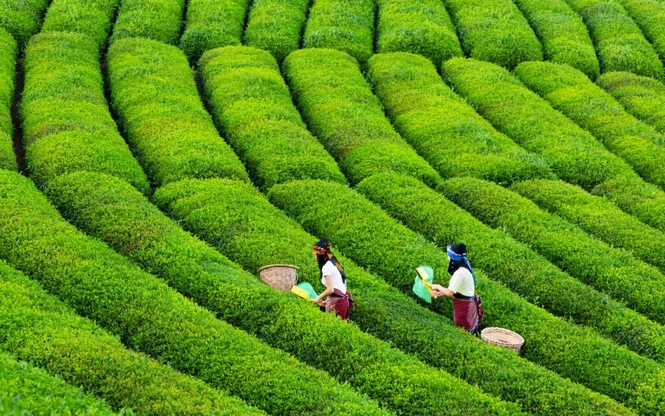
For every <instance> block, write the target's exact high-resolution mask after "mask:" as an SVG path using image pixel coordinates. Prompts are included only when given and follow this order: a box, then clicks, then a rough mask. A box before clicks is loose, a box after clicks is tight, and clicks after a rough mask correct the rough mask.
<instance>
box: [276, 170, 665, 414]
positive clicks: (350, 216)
mask: <svg viewBox="0 0 665 416" xmlns="http://www.w3.org/2000/svg"><path fill="white" fill-rule="evenodd" d="M269 198H270V200H271V202H272V203H273V204H275V205H276V206H277V207H278V208H280V209H282V210H284V211H285V212H286V214H287V215H289V216H290V217H292V218H294V219H296V221H298V222H299V223H301V224H302V225H303V227H304V228H305V229H306V230H307V231H309V232H310V233H312V234H315V235H325V236H327V237H328V238H329V239H330V241H331V242H332V244H333V246H334V247H337V249H338V250H339V251H340V252H341V253H343V254H344V255H345V256H348V257H349V258H351V259H352V260H354V261H356V262H357V263H358V264H359V265H361V266H364V267H366V268H369V269H370V270H371V271H372V272H373V273H375V274H376V275H378V276H380V277H382V278H383V279H385V280H386V281H388V282H390V283H391V284H392V285H394V286H395V287H397V288H398V289H400V290H401V291H402V292H406V293H411V288H412V286H413V278H414V272H413V269H414V267H416V266H418V265H421V264H426V265H429V266H430V267H432V268H433V269H434V270H435V281H436V282H439V283H442V284H445V283H447V282H446V280H447V279H446V278H442V277H441V275H443V274H444V273H445V270H447V267H448V260H447V257H446V254H445V252H444V251H442V250H441V249H439V248H438V247H437V246H436V245H434V244H433V243H430V242H428V241H426V240H425V238H424V237H422V236H421V235H419V234H416V233H415V232H413V231H411V230H409V229H407V228H406V227H404V226H403V225H401V224H400V223H398V222H397V221H395V220H394V219H392V218H390V217H389V216H388V215H387V214H386V213H384V212H383V211H382V210H381V209H380V208H378V207H377V206H376V205H374V204H373V203H371V202H370V201H368V200H367V199H365V198H364V197H362V196H361V195H359V194H358V193H356V192H355V191H353V190H351V189H349V188H346V187H344V186H343V185H339V184H334V183H325V182H322V181H311V180H310V181H294V182H290V183H288V184H279V185H275V186H273V187H272V188H271V189H270V192H269ZM441 243H442V245H443V244H446V243H451V242H441ZM470 253H471V251H470ZM471 261H472V262H473V261H474V260H473V257H472V258H471ZM474 272H475V275H476V281H477V283H478V284H477V286H476V288H477V292H478V293H479V294H480V295H481V296H482V297H483V305H485V310H486V311H487V315H486V320H485V324H486V326H488V327H490V326H499V327H502V328H508V329H511V330H513V331H516V332H518V333H519V334H521V335H522V336H523V337H524V339H525V340H526V342H525V344H524V347H523V348H522V354H523V356H524V357H525V358H527V359H528V360H530V361H533V362H535V363H538V364H540V365H542V366H544V367H547V368H549V369H551V370H553V371H556V372H558V373H559V374H560V375H562V376H564V377H569V378H570V379H571V380H573V381H576V382H579V383H582V384H584V385H586V386H587V387H589V388H591V389H593V390H595V391H597V392H599V393H602V394H605V395H608V396H610V397H612V398H614V399H615V400H617V401H620V402H622V403H624V404H626V405H627V406H628V407H630V408H631V409H633V410H635V411H637V412H640V413H641V412H646V413H653V412H662V411H664V410H665V408H664V406H665V402H664V401H663V399H664V398H665V387H663V386H665V384H662V383H663V382H664V381H665V378H664V377H665V370H664V369H663V367H662V366H661V365H659V364H657V363H656V362H654V361H653V360H650V359H648V358H645V357H641V356H639V355H637V354H636V353H634V352H632V351H629V350H627V349H626V348H624V347H620V346H618V345H617V344H615V343H613V342H610V341H608V340H607V339H605V338H602V337H601V336H599V335H598V334H597V333H596V332H594V331H592V330H590V329H588V328H586V327H581V326H575V325H573V324H571V323H569V322H567V321H566V320H564V319H561V318H557V317H554V316H553V315H551V314H550V313H548V312H546V311H545V310H543V309H541V308H539V307H536V306H534V305H532V304H530V303H528V302H527V301H526V300H525V299H524V298H522V297H520V296H518V295H516V294H515V293H513V292H511V291H510V290H508V289H507V288H506V287H505V286H503V285H502V284H500V283H496V282H494V281H493V280H490V279H488V278H487V277H486V274H485V273H483V271H481V270H480V269H479V268H476V269H474ZM450 303H451V302H450V300H447V299H443V300H439V301H434V302H433V303H432V305H431V307H432V308H434V309H435V310H437V311H438V312H440V313H444V314H446V315H448V316H449V314H451V311H450ZM646 380H648V382H647V383H646V384H645V381H646Z"/></svg>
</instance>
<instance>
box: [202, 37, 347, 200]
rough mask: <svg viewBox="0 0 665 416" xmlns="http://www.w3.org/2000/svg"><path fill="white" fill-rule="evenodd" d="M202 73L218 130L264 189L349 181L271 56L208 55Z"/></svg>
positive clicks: (236, 50) (238, 49) (235, 51)
mask: <svg viewBox="0 0 665 416" xmlns="http://www.w3.org/2000/svg"><path fill="white" fill-rule="evenodd" d="M200 73H201V78H202V81H203V87H204V90H205V93H206V97H207V100H208V105H209V107H210V109H211V112H212V114H213V118H214V119H215V121H216V123H217V126H218V127H219V129H220V131H221V132H223V134H224V136H225V137H226V138H227V140H228V141H229V144H231V146H232V147H233V149H234V150H235V152H236V154H238V156H240V159H241V160H242V161H243V162H244V164H245V166H247V169H248V171H249V174H250V176H251V178H252V182H253V183H254V184H255V185H257V186H258V187H259V188H261V189H263V190H268V189H270V187H271V186H272V185H274V184H275V183H280V182H288V181H290V180H296V179H326V180H332V181H336V182H340V183H346V178H344V175H343V174H342V172H340V170H339V167H337V163H336V162H335V160H334V159H333V158H332V156H330V154H329V153H328V152H326V150H325V148H324V147H323V145H322V144H321V143H319V142H318V141H317V140H316V138H314V137H313V136H312V135H311V134H310V133H309V132H308V131H307V129H306V127H305V124H304V123H303V122H302V119H301V118H300V113H298V110H297V109H296V108H295V106H294V105H293V101H292V100H291V94H290V93H289V87H287V86H286V83H285V82H284V79H283V78H282V75H281V74H280V72H279V66H277V62H276V61H275V58H273V57H272V56H271V55H270V53H269V52H267V51H262V50H259V49H254V48H248V47H244V46H229V47H226V48H220V49H215V50H213V51H209V52H206V54H205V55H204V56H203V58H202V59H201V62H200Z"/></svg>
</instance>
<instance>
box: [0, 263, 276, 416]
mask: <svg viewBox="0 0 665 416" xmlns="http://www.w3.org/2000/svg"><path fill="white" fill-rule="evenodd" d="M0 289H1V290H0V300H1V302H0V331H1V333H2V335H3V336H2V337H1V338H0V348H1V349H4V350H7V351H10V352H11V353H12V354H14V355H15V356H16V357H17V358H20V359H22V360H26V361H29V362H31V363H34V364H35V365H38V366H40V367H42V368H43V369H44V370H46V371H48V372H49V373H51V374H53V375H56V376H58V377H60V378H61V379H62V380H64V381H65V382H67V383H70V384H72V385H75V386H80V387H81V388H83V390H84V391H85V392H87V393H89V394H92V395H94V396H97V397H100V398H103V399H104V400H105V401H106V402H107V403H109V404H110V405H111V406H112V407H113V408H115V409H121V408H127V409H128V408H131V409H133V410H134V411H136V412H137V413H138V414H146V415H173V414H191V415H194V414H200V415H210V414H224V415H236V414H255V415H260V414H264V413H263V412H261V411H259V410H257V409H253V408H251V407H249V406H247V405H246V404H245V403H243V402H242V401H241V400H240V399H238V398H233V397H229V396H228V395H227V394H225V393H223V392H221V391H218V390H215V389H213V388H211V387H210V386H209V385H207V384H206V383H204V382H202V381H200V380H197V379H194V378H192V377H190V376H185V375H183V374H181V373H178V372H177V371H175V370H173V369H171V368H170V367H168V366H166V365H162V364H160V363H158V362H157V361H155V360H153V359H152V358H149V357H148V356H146V355H145V354H141V353H136V352H132V351H130V350H128V349H126V348H125V347H124V346H123V345H122V343H121V342H120V341H119V340H118V339H117V337H114V336H113V335H111V334H109V333H108V332H106V331H104V330H103V329H101V328H100V327H99V326H97V325H96V324H95V323H94V322H92V321H90V320H88V319H85V318H82V317H80V316H78V315H76V314H75V313H74V312H73V311H72V309H71V308H69V307H67V306H65V305H64V304H63V303H62V302H61V301H60V300H58V299H57V298H56V297H55V296H52V295H49V294H47V293H46V291H45V290H44V289H42V287H41V286H40V285H39V284H38V283H37V282H35V281H33V280H30V279H28V278H27V277H26V276H25V275H24V274H22V273H20V272H18V271H16V270H14V269H11V268H10V267H8V266H7V265H6V263H4V262H1V261H0ZM0 367H1V365H0ZM0 383H1V382H0ZM44 387H45V386H44ZM55 388H56V386H54V389H53V390H51V391H50V394H51V395H52V396H55V397H52V399H55V398H56V397H57V394H56V393H57V390H55ZM61 390H62V389H61ZM65 391H66V390H65ZM70 391H73V389H71V390H70ZM2 392H4V389H0V409H2V400H1V397H2ZM72 396H73V395H72ZM77 396H78V397H81V396H82V394H81V393H80V392H78V393H77V395H76V396H73V397H74V398H76V397H77ZM29 397H30V396H27V397H25V398H26V399H27V398H29ZM86 402H87V403H88V404H94V402H92V401H91V400H90V399H87V400H86ZM60 403H62V404H67V402H62V401H61V402H60ZM54 404H58V403H57V402H56V403H54ZM98 407H101V406H99V403H98ZM105 407H106V406H104V407H101V409H100V410H103V409H104V408H105ZM56 413H57V410H56V412H54V413H53V414H56ZM38 414H44V413H38ZM47 414H50V413H47ZM57 414H70V413H57ZM72 414H88V413H76V412H74V413H72Z"/></svg>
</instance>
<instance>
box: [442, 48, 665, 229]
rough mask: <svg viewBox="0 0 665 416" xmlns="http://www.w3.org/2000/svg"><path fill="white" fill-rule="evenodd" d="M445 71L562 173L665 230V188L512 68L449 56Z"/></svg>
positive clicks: (482, 110) (497, 122) (489, 115)
mask: <svg viewBox="0 0 665 416" xmlns="http://www.w3.org/2000/svg"><path fill="white" fill-rule="evenodd" d="M442 71H443V72H444V76H445V77H446V79H447V81H448V82H449V83H450V84H452V87H453V89H454V91H455V92H456V93H458V94H460V95H461V96H463V97H464V98H466V100H467V101H468V102H469V104H471V105H472V106H474V108H475V109H476V111H478V113H479V114H480V115H482V116H483V117H484V118H485V119H487V120H488V121H489V122H490V123H492V125H493V126H494V127H496V128H497V130H499V131H501V132H502V133H504V134H506V135H507V136H508V137H510V138H511V139H513V140H515V141H516V142H517V143H519V144H520V145H521V146H523V147H524V148H526V149H527V150H529V151H532V152H534V153H538V154H540V155H542V156H544V157H545V160H546V161H547V162H548V163H549V164H550V166H551V167H552V170H553V171H554V173H556V175H557V176H558V177H559V178H560V179H562V180H564V181H566V182H569V183H572V184H575V185H579V186H581V187H582V188H584V189H586V190H587V191H589V192H592V193H595V194H600V195H605V196H607V197H608V198H609V199H611V200H612V202H614V203H616V204H617V205H618V206H619V207H620V208H621V209H623V210H625V211H626V212H628V213H630V214H633V215H635V216H636V217H637V218H639V219H640V220H642V221H644V222H645V223H647V224H649V225H651V226H653V227H656V228H658V229H660V230H665V193H664V192H663V191H662V190H661V189H659V188H658V187H657V186H655V185H652V184H649V183H646V182H644V180H642V179H641V178H640V177H639V176H638V175H637V174H635V172H634V171H633V170H632V169H631V168H630V166H629V165H628V164H627V163H626V162H624V161H623V160H622V159H620V158H619V157H617V156H616V155H614V154H612V153H610V152H609V151H608V150H607V149H606V148H605V147H604V146H603V145H602V144H601V143H600V142H599V141H598V140H596V138H595V137H593V136H592V135H591V134H590V133H589V132H587V131H586V130H583V129H582V128H581V127H579V126H578V125H577V124H575V123H574V122H572V121H571V120H570V119H568V118H566V117H565V116H564V115H562V114H561V113H560V112H558V111H556V110H554V109H553V108H552V106H551V105H550V104H549V103H548V102H547V101H545V100H544V99H542V98H540V97H539V96H538V95H537V94H535V93H533V92H532V91H530V90H529V89H528V88H526V87H525V86H524V84H522V83H521V82H520V80H519V79H517V78H516V77H515V76H513V75H512V74H510V73H509V72H508V71H506V70H505V69H503V68H500V67H498V66H496V65H492V64H490V63H487V62H479V61H475V60H470V59H457V58H453V59H451V60H449V61H447V62H446V63H445V64H444V65H443V68H442Z"/></svg>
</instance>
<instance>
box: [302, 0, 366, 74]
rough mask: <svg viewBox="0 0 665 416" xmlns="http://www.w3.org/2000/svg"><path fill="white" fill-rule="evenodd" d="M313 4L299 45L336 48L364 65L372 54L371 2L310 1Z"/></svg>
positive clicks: (353, 0)
mask: <svg viewBox="0 0 665 416" xmlns="http://www.w3.org/2000/svg"><path fill="white" fill-rule="evenodd" d="M313 3H314V4H313V5H312V7H311V8H310V9H309V15H308V17H307V24H306V25H305V32H304V34H303V39H302V47H303V48H325V49H336V50H339V51H343V52H346V53H348V54H349V55H351V56H353V57H354V58H356V60H357V61H358V62H359V63H360V65H365V62H367V60H368V59H369V58H370V57H371V56H372V54H373V53H374V24H375V23H374V19H375V17H374V8H375V7H376V6H375V4H374V1H373V0H313Z"/></svg>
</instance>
